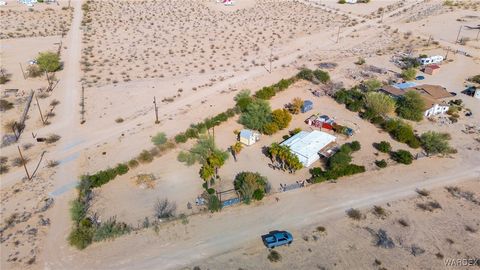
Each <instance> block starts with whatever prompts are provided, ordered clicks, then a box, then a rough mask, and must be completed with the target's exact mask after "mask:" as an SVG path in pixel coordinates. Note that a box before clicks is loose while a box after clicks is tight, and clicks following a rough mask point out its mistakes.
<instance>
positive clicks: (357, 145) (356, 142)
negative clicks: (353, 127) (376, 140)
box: [349, 141, 361, 152]
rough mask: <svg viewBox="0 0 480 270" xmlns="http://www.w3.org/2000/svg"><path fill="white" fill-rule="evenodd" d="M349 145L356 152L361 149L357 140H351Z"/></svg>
mask: <svg viewBox="0 0 480 270" xmlns="http://www.w3.org/2000/svg"><path fill="white" fill-rule="evenodd" d="M349 145H350V148H351V149H352V151H353V152H356V151H358V150H360V149H361V145H360V142H359V141H353V142H351V143H350V144H349Z"/></svg>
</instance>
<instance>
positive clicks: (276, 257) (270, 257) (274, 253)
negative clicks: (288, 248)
mask: <svg viewBox="0 0 480 270" xmlns="http://www.w3.org/2000/svg"><path fill="white" fill-rule="evenodd" d="M267 258H268V260H269V261H271V262H279V261H281V260H282V256H281V255H280V253H278V252H277V251H275V250H271V251H270V253H269V254H268V256H267Z"/></svg>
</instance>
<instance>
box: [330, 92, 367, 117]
mask: <svg viewBox="0 0 480 270" xmlns="http://www.w3.org/2000/svg"><path fill="white" fill-rule="evenodd" d="M364 96H365V94H363V93H362V92H360V91H358V90H357V89H356V88H352V89H350V90H345V89H341V90H339V91H337V92H336V93H335V95H334V99H335V101H337V102H338V103H340V104H345V106H346V108H347V109H348V110H350V111H353V112H358V111H360V110H361V109H362V108H363V107H364V106H365V102H364V100H365V99H364Z"/></svg>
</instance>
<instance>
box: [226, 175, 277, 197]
mask: <svg viewBox="0 0 480 270" xmlns="http://www.w3.org/2000/svg"><path fill="white" fill-rule="evenodd" d="M233 184H234V186H235V190H237V191H238V192H239V193H240V195H241V196H242V198H243V200H244V201H245V203H247V204H248V203H250V201H251V200H252V199H254V200H258V201H259V200H261V199H263V196H264V194H265V192H266V191H267V187H268V186H269V184H268V180H267V178H266V177H264V176H262V175H260V174H259V173H253V172H241V173H238V174H237V175H236V176H235V180H234V182H233Z"/></svg>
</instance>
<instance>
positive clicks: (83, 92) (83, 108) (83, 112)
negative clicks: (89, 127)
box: [80, 84, 85, 125]
mask: <svg viewBox="0 0 480 270" xmlns="http://www.w3.org/2000/svg"><path fill="white" fill-rule="evenodd" d="M80 105H81V106H82V110H81V114H82V119H81V121H80V124H82V125H83V124H84V123H85V88H84V86H83V84H82V102H81V104H80Z"/></svg>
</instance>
